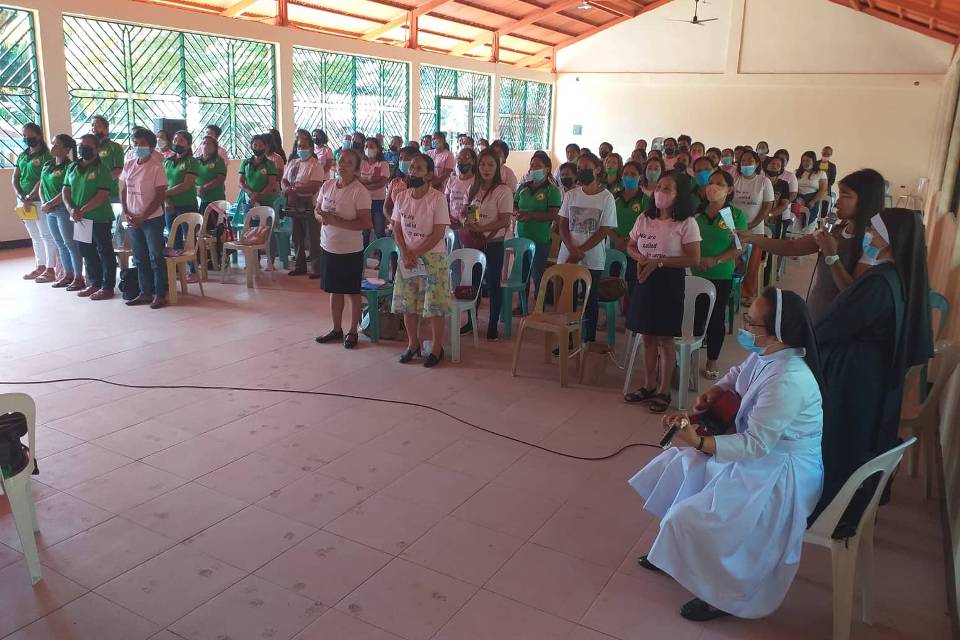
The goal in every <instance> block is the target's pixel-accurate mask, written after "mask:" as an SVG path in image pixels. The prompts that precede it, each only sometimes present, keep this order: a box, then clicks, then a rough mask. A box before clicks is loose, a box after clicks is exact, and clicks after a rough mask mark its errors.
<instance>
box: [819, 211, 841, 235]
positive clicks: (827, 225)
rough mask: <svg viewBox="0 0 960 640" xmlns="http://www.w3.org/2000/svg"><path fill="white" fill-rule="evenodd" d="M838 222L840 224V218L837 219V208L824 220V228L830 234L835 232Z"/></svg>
mask: <svg viewBox="0 0 960 640" xmlns="http://www.w3.org/2000/svg"><path fill="white" fill-rule="evenodd" d="M837 222H839V218H838V217H837V208H836V207H833V208H831V209H830V211H829V213H827V215H826V216H824V218H823V228H824V229H826V230H827V232H828V233H829V232H831V231H833V228H834V227H835V226H837Z"/></svg>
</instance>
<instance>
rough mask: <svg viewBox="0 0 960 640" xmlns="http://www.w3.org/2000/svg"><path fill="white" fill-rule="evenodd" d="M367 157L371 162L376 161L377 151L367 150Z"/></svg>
mask: <svg viewBox="0 0 960 640" xmlns="http://www.w3.org/2000/svg"><path fill="white" fill-rule="evenodd" d="M367 157H368V158H369V159H371V160H376V159H377V150H376V149H367Z"/></svg>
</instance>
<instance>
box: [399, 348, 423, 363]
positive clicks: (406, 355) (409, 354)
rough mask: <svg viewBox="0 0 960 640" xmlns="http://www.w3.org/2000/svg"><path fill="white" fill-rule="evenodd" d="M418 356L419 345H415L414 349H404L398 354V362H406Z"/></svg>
mask: <svg viewBox="0 0 960 640" xmlns="http://www.w3.org/2000/svg"><path fill="white" fill-rule="evenodd" d="M419 357H420V347H417V349H416V350H415V351H411V350H410V349H407V350H406V351H404V352H403V353H401V354H400V364H407V363H408V362H410V361H411V360H413V359H414V358H419Z"/></svg>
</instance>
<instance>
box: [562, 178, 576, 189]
mask: <svg viewBox="0 0 960 640" xmlns="http://www.w3.org/2000/svg"><path fill="white" fill-rule="evenodd" d="M560 184H562V185H563V188H564V189H570V188H572V187H573V178H569V177H568V178H560Z"/></svg>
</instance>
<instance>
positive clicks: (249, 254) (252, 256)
mask: <svg viewBox="0 0 960 640" xmlns="http://www.w3.org/2000/svg"><path fill="white" fill-rule="evenodd" d="M243 262H244V265H243V269H244V271H246V272H247V289H253V270H254V269H258V268H259V267H260V260H258V259H257V250H256V249H254V250H253V251H250V250H247V251H244V256H243Z"/></svg>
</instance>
